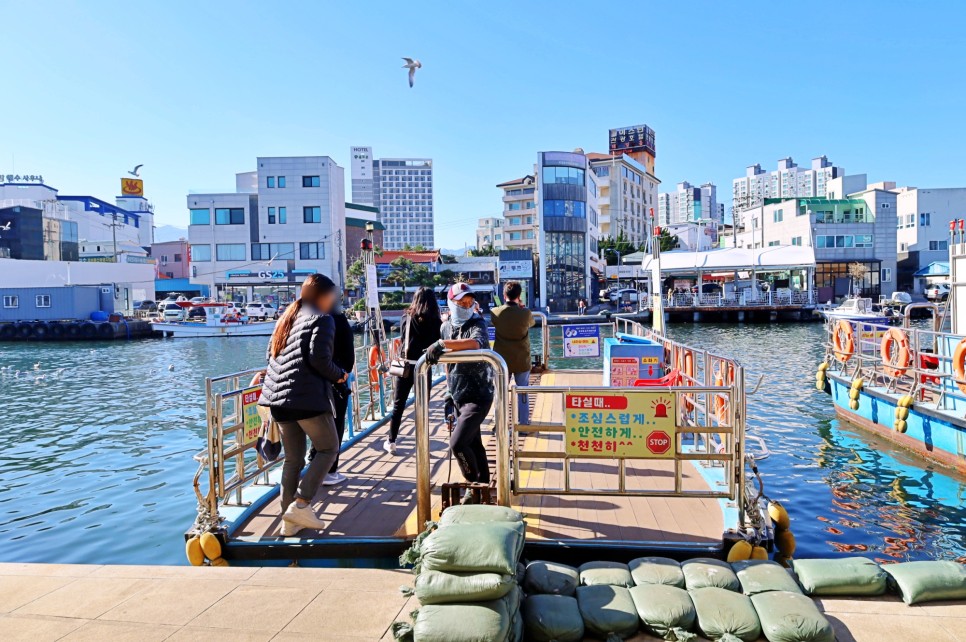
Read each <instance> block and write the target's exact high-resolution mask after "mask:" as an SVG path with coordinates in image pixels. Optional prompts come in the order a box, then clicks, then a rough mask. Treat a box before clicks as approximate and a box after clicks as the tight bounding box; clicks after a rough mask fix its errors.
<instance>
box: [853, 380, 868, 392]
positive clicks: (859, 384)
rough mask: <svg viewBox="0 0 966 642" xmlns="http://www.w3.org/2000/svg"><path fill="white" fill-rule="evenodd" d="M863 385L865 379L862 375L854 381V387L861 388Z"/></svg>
mask: <svg viewBox="0 0 966 642" xmlns="http://www.w3.org/2000/svg"><path fill="white" fill-rule="evenodd" d="M863 385H865V381H864V380H863V379H862V378H861V377H860V378H858V379H856V380H854V381H853V382H852V387H853V388H854V389H856V390H861V389H862V386H863Z"/></svg>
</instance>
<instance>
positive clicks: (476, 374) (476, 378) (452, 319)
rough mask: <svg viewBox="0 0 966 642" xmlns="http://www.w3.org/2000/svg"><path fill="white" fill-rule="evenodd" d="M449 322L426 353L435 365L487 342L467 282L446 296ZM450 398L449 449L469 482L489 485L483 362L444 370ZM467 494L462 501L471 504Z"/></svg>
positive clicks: (487, 378)
mask: <svg viewBox="0 0 966 642" xmlns="http://www.w3.org/2000/svg"><path fill="white" fill-rule="evenodd" d="M447 304H448V307H449V320H448V321H447V322H446V323H444V324H443V330H442V339H440V340H439V341H437V342H436V343H434V344H433V345H431V346H430V347H429V349H427V350H426V361H428V362H429V363H437V362H438V361H439V358H440V357H441V356H442V355H443V353H444V352H459V351H462V350H485V349H487V348H489V345H490V340H489V337H488V336H487V334H486V321H484V320H483V317H482V316H480V315H479V314H478V313H477V312H476V311H475V309H476V297H475V296H474V294H473V290H472V289H471V288H470V286H469V285H467V284H466V283H456V284H454V285H453V286H451V287H450V289H449V293H448V294H447ZM446 381H447V385H448V386H449V396H450V397H452V399H453V404H454V406H455V408H456V428H455V429H454V430H453V432H452V434H451V435H450V441H449V444H450V450H452V452H453V456H454V457H455V458H456V463H457V464H459V467H460V471H461V472H462V473H463V478H464V479H466V481H468V482H473V483H480V484H488V483H490V464H489V462H488V461H487V459H486V449H485V448H484V447H483V436H482V434H481V433H480V427H481V426H482V425H483V421H484V420H485V419H486V416H487V415H488V414H489V413H490V407H491V406H492V405H493V375H492V373H491V372H490V367H489V366H488V365H486V364H484V363H454V364H450V365H448V366H447V367H446ZM472 498H473V494H472V493H467V494H466V496H465V497H464V498H463V499H464V501H472Z"/></svg>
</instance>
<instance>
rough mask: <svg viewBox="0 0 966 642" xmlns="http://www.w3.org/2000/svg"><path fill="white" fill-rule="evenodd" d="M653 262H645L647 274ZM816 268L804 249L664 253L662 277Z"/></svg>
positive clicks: (808, 250) (809, 250)
mask: <svg viewBox="0 0 966 642" xmlns="http://www.w3.org/2000/svg"><path fill="white" fill-rule="evenodd" d="M653 261H654V259H653V258H652V257H651V256H647V257H645V258H644V261H643V263H642V265H641V267H642V268H643V270H644V271H647V270H649V269H651V264H652V262H653ZM812 267H815V251H814V250H813V249H812V248H810V247H804V246H801V245H774V246H770V247H764V248H758V249H752V248H744V247H732V248H726V249H722V250H710V251H707V252H676V251H672V252H662V253H661V272H662V273H663V274H694V273H695V272H697V271H701V272H735V271H739V270H740V271H751V270H756V271H758V272H773V271H778V270H800V269H804V268H812Z"/></svg>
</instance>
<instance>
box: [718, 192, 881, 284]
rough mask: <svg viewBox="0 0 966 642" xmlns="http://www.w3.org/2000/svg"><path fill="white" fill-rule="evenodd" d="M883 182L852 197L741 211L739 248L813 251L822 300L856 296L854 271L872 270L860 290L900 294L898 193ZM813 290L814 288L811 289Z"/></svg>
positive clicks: (773, 203)
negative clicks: (853, 268) (857, 266)
mask: <svg viewBox="0 0 966 642" xmlns="http://www.w3.org/2000/svg"><path fill="white" fill-rule="evenodd" d="M892 188H894V184H889V183H880V184H876V185H869V186H868V187H867V188H866V189H864V190H862V191H859V192H856V193H854V194H850V195H849V196H848V198H840V199H829V198H824V197H807V198H798V197H796V198H788V199H783V198H777V199H771V198H768V199H765V202H764V203H763V204H762V205H759V206H757V207H753V208H749V209H746V210H743V211H741V212H736V216H737V224H738V230H737V233H736V235H735V242H736V246H737V247H749V248H766V247H772V246H785V245H800V246H811V247H812V248H814V250H815V263H816V265H815V273H814V287H816V288H817V289H818V296H819V300H821V301H826V300H829V299H831V298H833V297H840V296H845V295H847V294H848V293H849V292H850V285H851V280H852V279H851V275H850V270H849V266H850V265H852V264H853V263H859V264H861V265H863V266H864V267H865V268H866V271H865V277H864V279H863V281H862V283H861V284H859V285H858V286H859V288H860V289H861V292H862V293H863V294H865V295H868V296H875V295H878V294H881V293H883V292H885V293H888V292H892V291H893V290H895V280H894V279H895V272H896V235H895V234H894V233H893V230H892V227H893V226H894V225H895V224H896V193H895V192H893V191H890V190H891V189H892ZM809 286H810V287H811V286H812V284H809Z"/></svg>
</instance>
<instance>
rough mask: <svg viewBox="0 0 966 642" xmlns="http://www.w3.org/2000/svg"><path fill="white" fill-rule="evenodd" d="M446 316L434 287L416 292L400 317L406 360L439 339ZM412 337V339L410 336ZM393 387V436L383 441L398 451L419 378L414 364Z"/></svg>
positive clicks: (414, 358) (413, 358)
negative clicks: (400, 436)
mask: <svg viewBox="0 0 966 642" xmlns="http://www.w3.org/2000/svg"><path fill="white" fill-rule="evenodd" d="M442 325H443V320H442V319H441V318H440V316H439V304H437V303H436V294H435V293H434V292H433V290H432V289H431V288H427V287H422V288H419V290H417V291H416V294H414V295H413V301H412V303H410V304H409V309H407V310H406V312H404V313H403V316H402V319H401V320H400V321H399V331H400V336H401V337H402V342H403V343H404V344H405V345H402V346H401V351H402V354H403V356H404V358H405V359H406V361H407V362H408V363H409V364H410V365H412V364H415V363H416V361H417V360H418V359H419V357H421V356H422V354H423V353H424V352H425V351H426V348H428V347H429V346H431V345H433V344H434V343H436V342H437V341H439V329H440V326H442ZM407 337H408V340H409V341H408V343H407V342H406V339H407ZM395 383H396V385H395V386H393V391H392V418H391V419H390V420H389V437H388V438H387V439H386V443H385V444H384V445H383V448H384V449H385V451H386V452H387V453H389V454H391V455H395V454H396V438H397V437H399V426H400V425H402V417H403V412H405V410H406V400H407V399H409V393H410V392H412V389H413V385H414V384H415V383H416V378H415V375H414V373H413V368H412V367H409V368H406V376H403V377H398V378H397V379H396V382H395Z"/></svg>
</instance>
